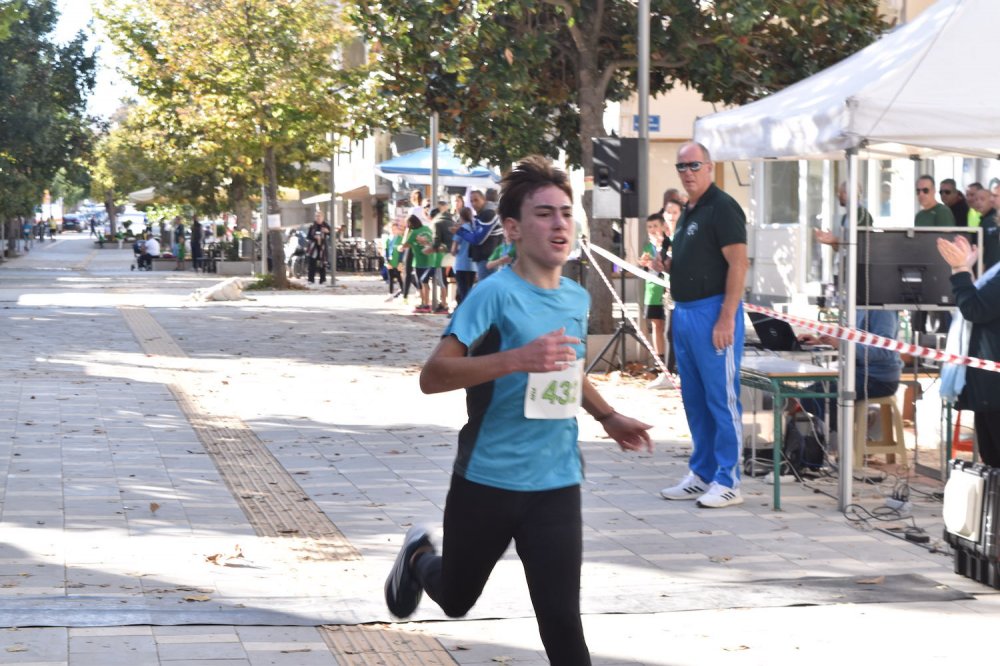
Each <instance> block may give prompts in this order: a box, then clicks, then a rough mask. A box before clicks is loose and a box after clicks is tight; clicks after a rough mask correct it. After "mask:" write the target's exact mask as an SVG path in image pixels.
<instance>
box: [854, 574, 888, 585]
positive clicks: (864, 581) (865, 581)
mask: <svg viewBox="0 0 1000 666" xmlns="http://www.w3.org/2000/svg"><path fill="white" fill-rule="evenodd" d="M884 582H885V576H875V577H874V578H860V579H858V581H857V584H858V585H881V584H882V583H884Z"/></svg>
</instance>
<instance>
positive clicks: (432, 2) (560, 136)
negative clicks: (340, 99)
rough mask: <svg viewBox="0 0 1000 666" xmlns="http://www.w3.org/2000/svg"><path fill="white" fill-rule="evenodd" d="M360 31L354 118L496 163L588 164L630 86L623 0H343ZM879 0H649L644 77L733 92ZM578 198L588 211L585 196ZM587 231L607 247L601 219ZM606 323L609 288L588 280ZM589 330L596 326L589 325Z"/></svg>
mask: <svg viewBox="0 0 1000 666" xmlns="http://www.w3.org/2000/svg"><path fill="white" fill-rule="evenodd" d="M350 5H351V11H350V16H351V21H352V24H353V25H354V26H355V28H356V29H357V30H358V31H359V33H360V34H361V35H362V36H363V37H364V39H365V40H366V42H367V43H368V45H369V58H368V61H367V63H366V64H365V65H364V66H363V67H360V68H358V69H356V70H354V71H353V72H352V75H353V76H354V77H355V82H354V85H353V86H352V87H351V93H352V95H353V99H352V101H351V103H350V104H349V105H348V106H349V108H351V109H352V110H353V112H354V115H355V119H356V126H355V132H356V134H357V135H361V134H364V133H367V132H370V131H372V130H376V129H383V130H395V129H399V128H423V127H426V125H427V121H426V118H427V116H428V112H429V111H432V110H433V111H438V112H439V114H440V131H441V133H442V135H444V136H446V137H448V138H450V139H452V140H453V141H454V143H455V145H456V149H457V152H459V153H460V154H462V155H464V156H466V157H468V158H469V159H471V160H474V161H483V160H485V161H489V162H491V163H493V164H495V165H498V166H500V167H505V166H506V165H509V164H510V163H511V162H513V161H514V160H516V159H518V158H520V157H523V156H524V155H527V154H529V153H540V154H544V155H548V156H551V157H555V156H557V155H559V154H560V152H563V153H564V154H565V155H566V157H567V159H568V161H569V162H570V163H571V164H573V165H575V166H582V167H583V169H584V173H585V174H587V175H590V173H591V171H592V165H593V154H592V143H591V140H592V139H593V138H595V137H600V136H603V135H604V134H605V132H604V125H603V115H604V109H605V105H606V103H607V102H608V101H613V100H622V99H625V98H627V97H628V96H629V95H631V94H633V93H634V92H635V89H636V86H637V79H636V71H637V68H638V43H637V22H638V11H637V8H636V3H635V2H634V0H424V1H421V2H414V1H413V0H351V2H350ZM877 9H878V1H877V0H838V1H837V2H830V1H829V0H714V1H706V0H651V1H650V14H651V19H652V20H651V25H650V41H651V48H650V60H651V63H650V64H651V72H650V79H651V80H650V90H651V92H652V93H653V94H657V93H660V92H664V91H666V90H669V89H670V88H672V87H673V86H674V85H678V84H683V85H686V86H689V87H691V88H693V89H695V90H698V91H699V92H700V93H701V94H702V96H703V97H704V98H705V99H706V100H707V101H710V102H721V103H725V104H740V103H744V102H747V101H750V100H752V99H756V98H758V97H761V96H763V95H766V94H768V93H770V92H774V91H776V90H779V89H781V88H783V87H785V86H787V85H789V84H791V83H794V82H795V81H798V80H800V79H802V78H804V77H806V76H808V75H810V74H813V73H815V72H817V71H819V70H821V69H823V68H825V67H828V66H829V65H831V64H833V63H835V62H837V61H839V60H841V59H843V58H844V57H845V56H847V55H849V54H850V53H853V52H854V51H856V50H857V49H860V48H862V47H863V46H865V45H867V44H868V43H869V42H871V41H872V40H873V39H874V38H875V37H876V36H877V35H878V34H879V32H880V31H881V30H882V29H883V28H884V25H883V24H882V22H881V21H880V19H879V16H878V12H877ZM584 207H585V208H586V209H587V210H588V211H589V197H587V195H586V194H585V198H584ZM590 235H591V240H592V241H593V242H594V243H596V244H598V245H600V246H602V247H609V245H610V240H611V231H610V225H607V224H601V225H593V226H592V227H591V229H590ZM591 292H592V296H593V297H594V298H593V305H594V308H593V313H594V317H593V319H594V321H597V322H605V323H604V324H599V325H598V328H599V329H605V328H606V323H607V322H609V321H610V300H609V299H608V297H607V294H606V293H605V292H604V289H603V287H597V288H595V289H592V290H591ZM594 332H603V331H602V330H597V331H594Z"/></svg>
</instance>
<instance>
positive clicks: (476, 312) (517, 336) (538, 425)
mask: <svg viewBox="0 0 1000 666" xmlns="http://www.w3.org/2000/svg"><path fill="white" fill-rule="evenodd" d="M589 307H590V296H589V295H588V294H587V291H586V290H585V289H583V288H582V287H581V286H580V285H579V284H577V283H576V282H574V281H573V280H570V279H569V278H565V277H564V278H562V279H561V281H560V284H559V287H558V288H557V289H542V288H540V287H537V286H535V285H533V284H531V283H530V282H527V281H525V280H524V279H522V278H521V276H519V275H518V274H517V272H515V271H513V270H510V271H500V272H498V273H496V274H494V275H493V276H491V277H490V279H489V280H484V281H483V282H480V283H479V284H477V285H476V288H475V289H473V290H472V291H471V292H469V295H468V296H467V297H466V299H465V300H464V301H462V306H461V307H459V308H457V309H456V310H455V312H454V314H453V315H452V319H451V321H450V322H449V324H448V327H447V328H446V329H445V331H444V336H448V335H454V336H455V337H456V338H457V339H458V341H459V342H461V343H462V344H463V345H465V346H466V347H467V348H468V354H469V355H470V356H482V355H486V354H492V353H496V352H500V351H507V350H509V349H516V348H518V347H522V346H524V345H526V344H528V343H529V342H531V341H532V340H534V339H535V338H537V337H539V336H541V335H545V334H546V333H551V332H552V331H555V330H557V329H559V328H565V329H566V335H571V336H574V337H577V338H580V340H581V342H580V344H579V345H576V355H577V358H578V359H582V358H585V349H586V336H587V312H588V310H589ZM527 386H528V373H525V372H515V373H513V374H510V375H506V376H504V377H499V378H497V379H495V380H493V381H491V382H487V383H485V384H480V385H478V386H473V387H471V388H469V389H466V393H467V397H466V408H467V409H468V413H469V421H468V423H466V424H465V426H463V428H462V430H461V431H460V432H459V435H458V455H457V457H456V459H455V467H454V471H455V474H457V475H458V476H461V477H463V478H465V479H468V480H469V481H473V482H475V483H480V484H483V485H486V486H491V487H494V488H503V489H506V490H516V491H526V492H527V491H538V490H553V489H555V488H566V487H568V486H573V485H576V484H578V483H580V481H581V480H582V479H583V461H582V459H581V456H580V448H579V445H578V443H577V423H576V418H575V417H574V418H565V419H528V418H525V416H524V404H525V392H526V391H527ZM581 390H582V389H581Z"/></svg>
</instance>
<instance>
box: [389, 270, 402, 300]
mask: <svg viewBox="0 0 1000 666" xmlns="http://www.w3.org/2000/svg"><path fill="white" fill-rule="evenodd" d="M386 272H387V273H388V274H389V295H390V296H392V295H394V294H395V293H396V289H395V287H396V285H397V284H398V285H399V290H400V291H403V278H402V276H401V275H400V274H399V269H398V268H388V267H387V268H386Z"/></svg>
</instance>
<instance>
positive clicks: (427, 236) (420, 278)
mask: <svg viewBox="0 0 1000 666" xmlns="http://www.w3.org/2000/svg"><path fill="white" fill-rule="evenodd" d="M406 225H407V227H409V229H410V233H409V235H407V236H406V239H405V240H404V241H403V246H404V247H408V248H409V249H410V252H411V253H412V254H413V270H414V272H415V273H416V275H417V284H419V285H420V305H418V306H417V307H416V308H414V310H413V311H414V312H415V313H417V314H428V313H430V311H431V300H430V297H431V288H430V282H431V278H432V277H433V276H434V252H433V248H434V230H433V229H431V228H430V227H429V226H427V225H426V224H424V223H423V222H422V221H421V220H420V218H419V217H417V216H416V215H410V216H409V217H408V218H406ZM425 249H426V250H428V251H427V252H425V251H424V250H425Z"/></svg>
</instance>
